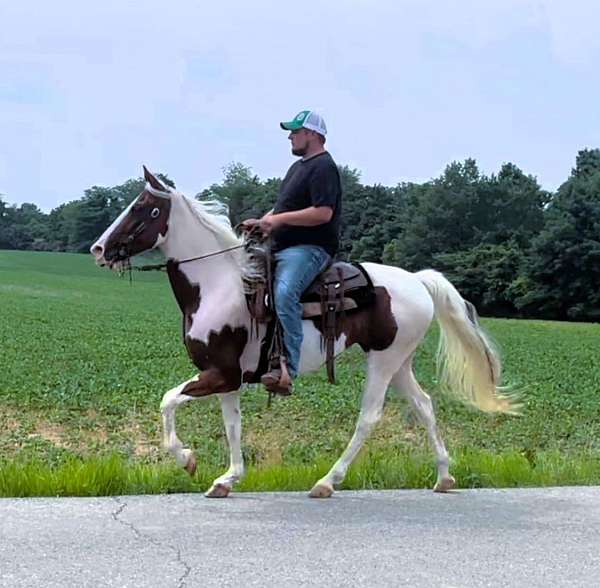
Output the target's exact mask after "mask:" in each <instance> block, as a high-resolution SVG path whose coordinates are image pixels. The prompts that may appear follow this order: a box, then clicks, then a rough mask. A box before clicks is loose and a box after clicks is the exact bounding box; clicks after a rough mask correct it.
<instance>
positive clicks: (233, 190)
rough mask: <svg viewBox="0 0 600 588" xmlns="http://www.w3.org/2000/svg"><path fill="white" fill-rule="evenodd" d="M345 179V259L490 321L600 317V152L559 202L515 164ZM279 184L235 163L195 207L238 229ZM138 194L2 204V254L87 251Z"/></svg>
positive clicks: (263, 207) (139, 183)
mask: <svg viewBox="0 0 600 588" xmlns="http://www.w3.org/2000/svg"><path fill="white" fill-rule="evenodd" d="M340 175H341V179H342V186H343V192H344V200H343V216H342V219H343V228H342V235H341V247H340V257H341V258H344V259H350V260H356V261H375V262H382V263H387V264H392V265H397V266H401V267H403V268H405V269H407V270H409V271H417V270H420V269H423V268H426V267H433V268H435V269H438V270H440V271H442V272H444V273H445V274H446V275H447V276H448V278H449V279H450V280H451V281H452V282H453V283H454V284H455V285H456V287H457V288H458V289H459V290H460V291H461V293H462V294H463V295H464V296H465V297H466V298H468V299H469V300H471V301H472V302H473V303H474V304H475V305H476V306H477V307H478V308H479V309H480V311H481V312H482V313H483V314H487V315H492V316H515V317H538V318H549V319H563V320H565V319H566V320H585V321H597V320H599V319H600V149H585V150H582V151H580V152H579V153H578V155H577V157H576V162H575V167H574V168H573V169H572V171H571V174H570V176H569V177H568V178H567V179H566V181H565V182H564V183H563V184H562V185H561V186H560V187H559V188H558V190H556V192H548V191H546V190H543V189H542V188H541V187H540V185H539V184H538V182H537V181H536V179H535V178H534V177H533V176H531V175H527V174H525V173H524V172H523V171H521V170H520V169H519V168H518V167H517V166H515V165H514V164H512V163H507V164H504V165H503V166H502V167H501V168H500V170H499V172H498V173H497V174H492V175H489V176H487V175H485V174H482V173H481V171H480V170H479V168H478V166H477V163H476V162H475V160H473V159H467V160H465V161H464V162H454V163H451V164H450V165H448V166H447V168H446V169H445V171H444V172H443V173H442V174H441V175H440V176H439V177H438V178H435V179H432V180H430V181H428V182H425V183H420V184H419V183H412V182H408V183H401V184H398V185H397V186H392V187H390V186H383V185H380V184H374V185H365V184H363V183H362V182H361V176H360V172H359V171H358V170H356V169H351V168H349V167H347V166H340ZM161 178H162V179H163V180H164V181H166V182H167V183H168V184H170V185H173V183H172V182H171V181H170V180H169V178H168V177H167V176H164V175H161ZM280 184H281V179H280V178H269V179H267V180H261V179H260V178H259V177H258V176H257V175H255V174H253V173H252V170H251V169H250V168H249V167H247V166H245V165H243V164H240V163H233V164H231V165H229V166H227V167H226V168H225V169H224V176H223V179H222V181H221V182H220V183H217V184H213V185H212V186H210V187H208V188H206V189H205V190H203V191H202V192H200V193H199V194H197V195H196V197H197V198H199V199H213V198H217V199H219V200H221V201H223V202H225V203H226V204H227V205H228V206H229V210H230V217H231V221H232V223H233V224H237V223H238V222H240V221H241V220H243V219H245V218H248V217H252V216H260V215H262V214H263V213H264V212H266V211H267V210H269V209H270V208H271V207H272V205H273V203H274V202H275V199H276V197H277V193H278V190H279V186H280ZM142 188H143V180H142V179H141V178H138V179H131V180H128V181H127V182H125V183H124V184H121V185H119V186H114V187H112V188H107V187H99V186H94V187H92V188H90V189H88V190H86V191H85V193H84V196H83V197H82V198H81V199H79V200H75V201H72V202H68V203H66V204H62V205H60V206H58V207H57V208H55V209H54V210H52V211H51V212H50V213H49V214H46V213H44V212H42V211H41V210H40V209H39V208H38V207H37V206H36V205H35V204H22V205H21V206H15V205H12V206H10V205H8V204H7V203H6V202H5V200H4V199H3V197H2V196H1V195H0V249H24V250H37V251H71V252H87V251H88V249H89V246H90V245H91V243H92V242H93V240H94V239H95V238H96V237H97V236H98V235H100V234H101V233H102V231H103V230H104V229H105V228H106V227H107V226H108V225H109V224H110V223H111V222H112V221H113V220H114V219H115V218H116V217H117V215H118V214H119V213H120V212H121V210H122V209H123V208H124V207H125V206H126V205H127V204H128V203H129V202H130V201H131V200H132V199H133V198H134V197H135V196H137V195H138V194H139V193H140V191H141V190H142Z"/></svg>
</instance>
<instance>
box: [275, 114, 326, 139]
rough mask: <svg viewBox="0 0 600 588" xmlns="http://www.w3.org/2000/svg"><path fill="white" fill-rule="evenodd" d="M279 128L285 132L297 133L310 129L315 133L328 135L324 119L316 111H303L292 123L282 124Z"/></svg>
mask: <svg viewBox="0 0 600 588" xmlns="http://www.w3.org/2000/svg"><path fill="white" fill-rule="evenodd" d="M279 126H280V127H281V128H282V129H283V130H284V131H296V130H298V129H308V130H309V131H315V132H317V133H319V134H320V135H323V136H325V135H326V134H327V126H326V125H325V121H324V120H323V117H322V116H321V115H320V114H318V113H317V112H315V111H314V110H302V111H300V112H299V113H298V114H297V115H296V116H295V117H294V118H293V119H292V120H291V121H289V122H281V123H279Z"/></svg>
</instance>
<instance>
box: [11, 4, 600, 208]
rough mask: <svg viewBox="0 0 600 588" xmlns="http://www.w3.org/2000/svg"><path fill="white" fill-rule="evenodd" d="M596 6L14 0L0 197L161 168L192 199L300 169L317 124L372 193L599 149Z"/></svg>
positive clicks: (551, 174) (38, 194) (565, 167)
mask: <svg viewBox="0 0 600 588" xmlns="http://www.w3.org/2000/svg"><path fill="white" fill-rule="evenodd" d="M599 66H600V3H598V2H596V1H595V0H531V1H530V0H486V1H485V2H483V1H482V0H476V1H471V0H463V1H450V0H383V1H377V0H368V1H367V0H333V1H327V0H321V2H319V3H314V4H313V3H310V2H287V1H285V0H273V1H261V0H253V1H247V0H245V1H242V0H239V1H237V2H229V1H226V0H220V1H218V2H203V1H202V2H201V1H200V0H196V1H192V0H171V2H169V3H166V2H164V0H161V1H158V0H144V1H139V2H132V1H126V0H102V1H101V2H91V1H90V2H82V1H81V0H78V1H66V0H53V1H52V2H40V0H19V1H18V2H17V1H15V0H0V193H2V194H4V199H5V200H7V201H8V202H11V203H21V202H35V203H36V204H38V205H39V206H40V207H41V208H42V209H44V210H46V211H48V210H50V209H51V208H53V207H55V206H57V205H58V204H60V203H62V202H67V201H69V200H73V199H75V198H80V197H81V196H82V195H83V191H84V190H85V189H86V188H88V187H90V186H92V185H107V186H112V185H116V184H119V183H121V182H123V181H125V180H126V179H128V178H131V177H135V176H139V175H140V174H141V165H142V163H145V164H146V165H148V166H149V167H150V168H151V169H153V170H155V171H163V172H165V173H167V174H168V175H169V176H170V177H171V178H172V179H173V180H174V181H175V182H176V184H177V186H178V187H179V188H180V189H182V190H183V191H185V192H187V193H189V194H194V193H196V192H198V191H199V190H200V189H202V188H204V187H206V186H207V185H209V184H210V183H212V182H215V181H219V180H220V178H221V177H222V168H223V166H225V165H227V164H228V163H229V162H232V161H240V162H242V163H245V164H247V165H249V166H251V167H252V168H253V170H254V171H255V173H257V174H258V175H259V176H260V177H261V178H267V177H271V176H282V175H283V174H284V173H285V170H286V169H287V167H288V166H289V165H290V163H291V162H292V161H293V159H292V156H291V154H290V151H289V145H288V142H287V139H286V134H285V133H284V132H283V131H281V130H280V129H279V127H278V122H279V121H280V120H282V119H289V118H291V117H292V116H294V115H295V114H296V113H297V111H299V110H302V109H304V108H317V109H319V110H320V111H321V112H322V113H323V115H324V117H325V120H326V121H327V125H328V127H329V138H328V143H327V146H328V148H329V150H330V151H331V153H332V154H333V156H334V158H335V159H336V160H337V161H338V163H345V164H348V165H350V166H353V167H356V168H358V169H359V170H361V171H362V178H363V181H365V182H366V183H375V182H380V183H383V184H387V185H393V184H396V183H397V182H400V181H423V180H427V179H429V178H432V177H435V176H437V175H439V174H440V173H441V172H442V171H443V169H444V167H445V166H446V164H448V163H449V162H451V161H453V160H462V159H464V158H466V157H474V158H476V159H477V161H478V162H479V164H480V167H481V169H482V170H483V171H484V172H485V173H492V172H495V171H498V169H499V167H500V165H501V164H502V163H503V162H506V161H512V162H514V163H516V164H517V165H519V166H520V167H521V168H522V169H523V170H524V171H526V172H527V173H531V174H533V175H535V176H537V178H538V180H539V182H540V183H541V184H542V186H544V187H545V188H548V189H554V188H556V187H557V185H559V184H560V183H561V182H562V181H563V180H565V179H566V177H567V176H568V174H569V172H570V169H571V167H572V166H573V164H574V159H575V155H576V152H577V150H578V149H581V148H584V147H600V137H599V130H600V114H599V112H600V76H599V75H598V72H599V71H600V67H599Z"/></svg>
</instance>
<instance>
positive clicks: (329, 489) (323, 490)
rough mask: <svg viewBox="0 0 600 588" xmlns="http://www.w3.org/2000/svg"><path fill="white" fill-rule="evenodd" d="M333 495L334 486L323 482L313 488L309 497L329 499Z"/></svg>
mask: <svg viewBox="0 0 600 588" xmlns="http://www.w3.org/2000/svg"><path fill="white" fill-rule="evenodd" d="M332 494H333V486H331V484H325V483H323V482H321V483H319V484H315V485H314V486H313V489H312V490H311V491H310V494H309V496H310V497H311V498H329V497H330V496H331V495H332Z"/></svg>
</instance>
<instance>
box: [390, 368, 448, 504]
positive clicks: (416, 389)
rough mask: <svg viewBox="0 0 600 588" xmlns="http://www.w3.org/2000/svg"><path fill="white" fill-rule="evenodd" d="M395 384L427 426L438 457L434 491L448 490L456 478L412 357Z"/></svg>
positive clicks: (398, 374)
mask: <svg viewBox="0 0 600 588" xmlns="http://www.w3.org/2000/svg"><path fill="white" fill-rule="evenodd" d="M392 384H393V386H394V387H395V388H396V389H397V390H398V391H399V392H401V393H402V394H404V395H405V396H406V398H407V399H408V400H409V402H410V403H411V404H412V406H413V408H414V409H415V412H416V413H417V415H418V417H419V419H420V420H421V422H422V423H423V424H424V425H425V427H426V428H427V433H428V434H429V441H430V443H431V446H432V447H433V450H434V451H435V455H436V459H437V481H436V483H435V486H434V487H433V490H434V492H447V491H448V490H451V489H452V488H453V487H454V484H455V480H454V478H453V477H452V476H451V475H450V474H449V473H448V464H449V458H448V452H447V451H446V446H445V445H444V441H443V440H442V437H441V435H440V432H439V430H438V428H437V424H436V420H435V414H434V412H433V405H432V403H431V398H430V397H429V395H428V394H427V393H426V392H424V391H423V389H422V388H421V386H419V383H418V382H417V380H416V378H415V375H414V373H413V370H412V357H411V358H409V359H408V360H407V361H406V363H405V364H404V365H403V366H402V367H401V368H400V369H399V370H398V371H397V372H396V373H395V374H394V377H393V378H392Z"/></svg>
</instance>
